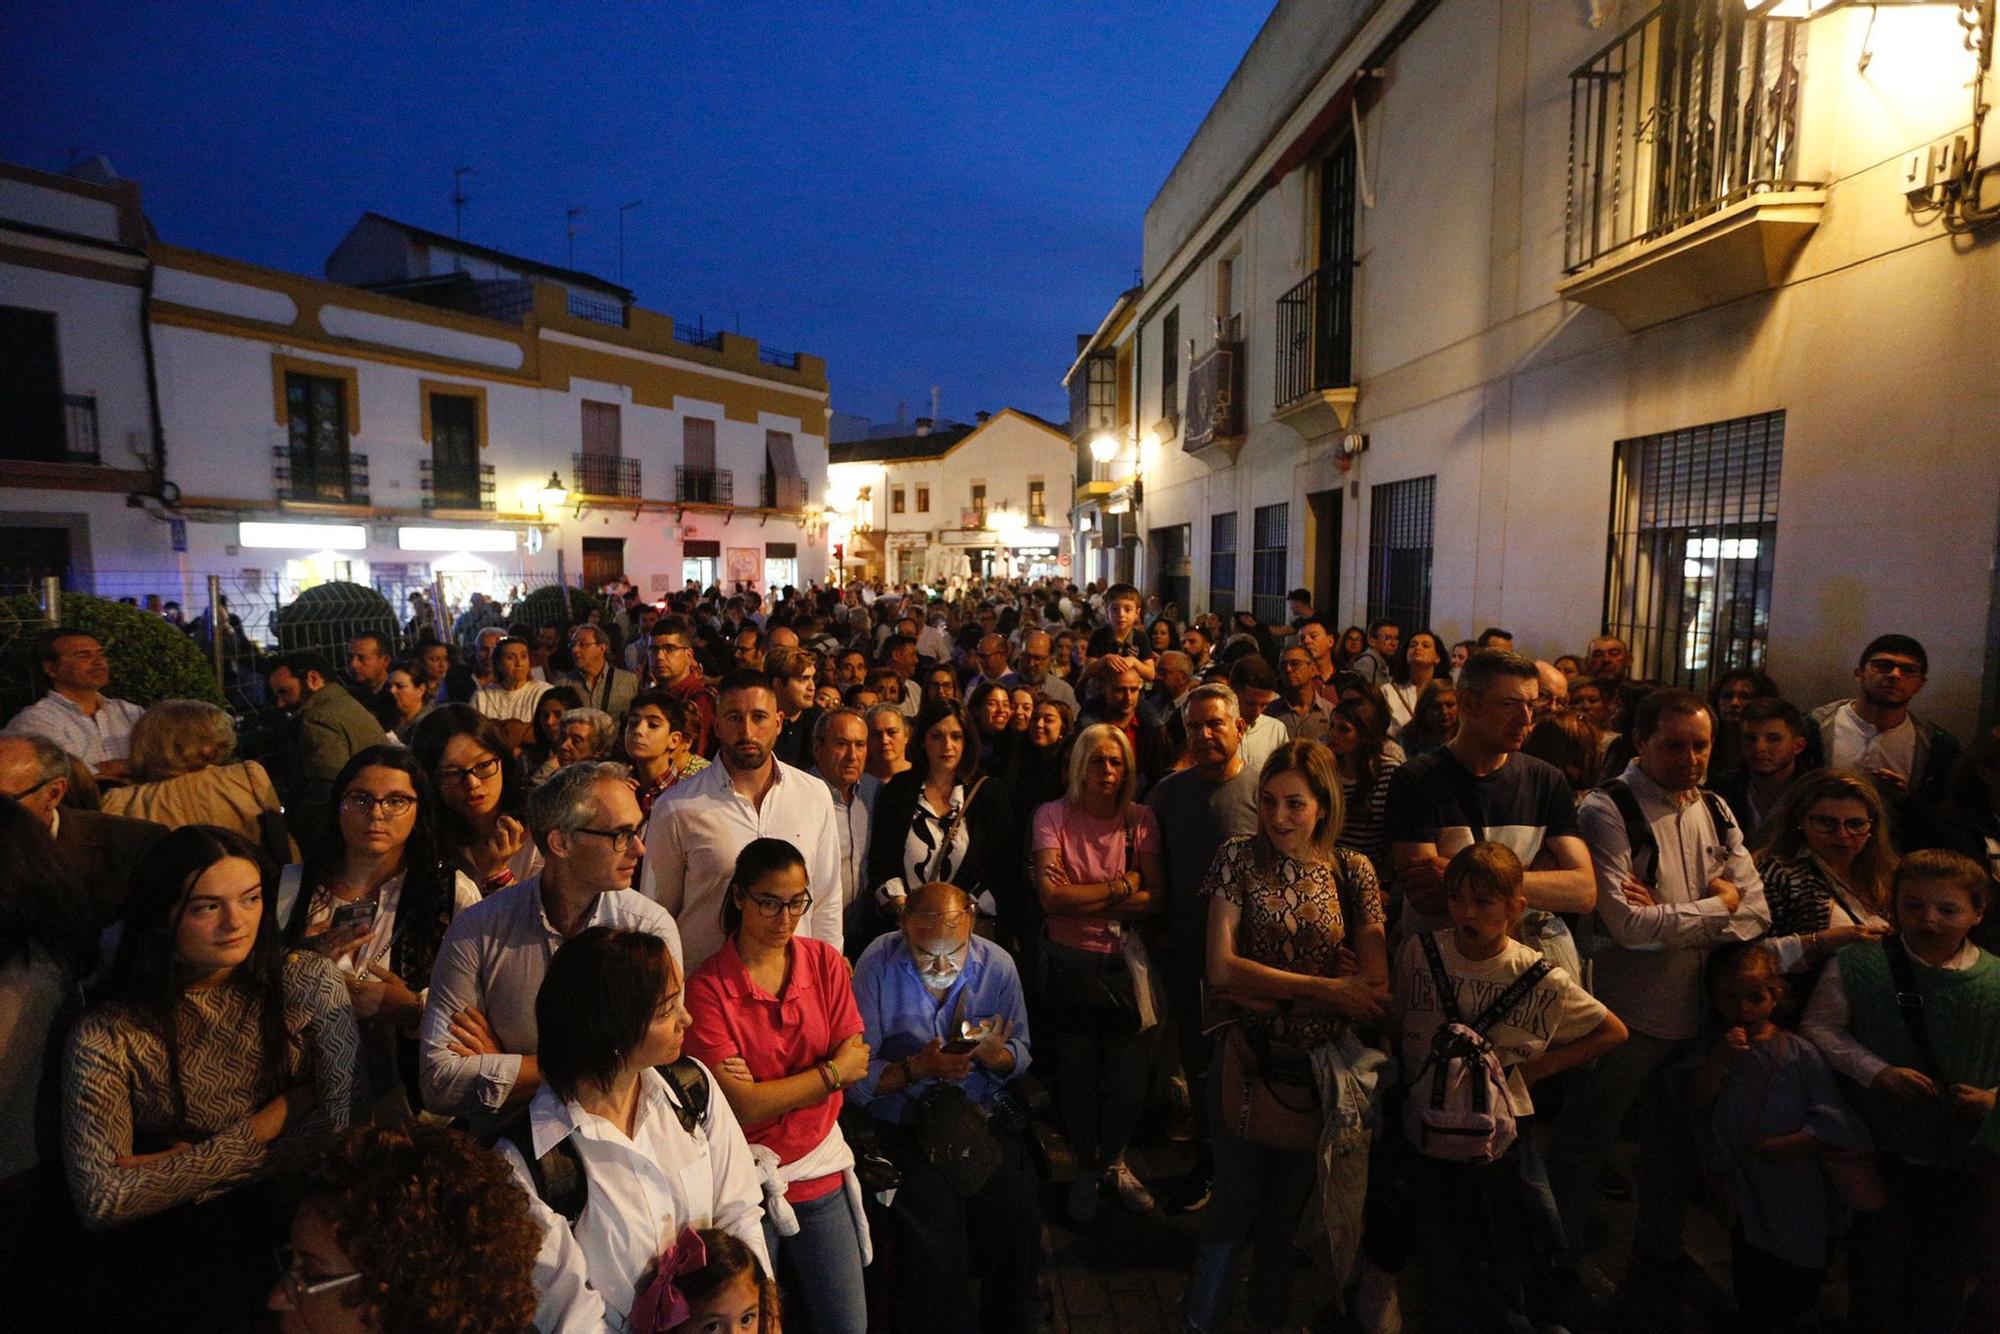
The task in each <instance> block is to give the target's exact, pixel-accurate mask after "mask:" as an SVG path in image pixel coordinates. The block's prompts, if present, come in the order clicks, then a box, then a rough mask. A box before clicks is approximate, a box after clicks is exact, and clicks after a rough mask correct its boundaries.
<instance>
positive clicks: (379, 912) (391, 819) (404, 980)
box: [278, 746, 479, 1125]
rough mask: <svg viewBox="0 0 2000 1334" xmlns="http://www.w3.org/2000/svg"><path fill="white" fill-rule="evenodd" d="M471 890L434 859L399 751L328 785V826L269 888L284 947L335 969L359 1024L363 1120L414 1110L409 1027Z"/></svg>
mask: <svg viewBox="0 0 2000 1334" xmlns="http://www.w3.org/2000/svg"><path fill="white" fill-rule="evenodd" d="M477 902H479V887H478V886H477V885H474V884H473V883H472V879H471V877H469V876H467V875H466V874H465V872H463V871H460V870H457V869H456V868H454V867H452V866H450V865H448V864H447V863H446V861H445V859H444V857H443V856H442V855H441V854H440V853H439V851H438V841H437V796H436V793H435V789H433V788H432V787H431V782H430V779H428V778H426V777H425V776H424V771H423V769H422V767H421V766H420V765H418V763H417V761H416V759H415V757H413V756H412V755H411V754H410V753H409V752H408V751H407V750H404V749H403V748H402V747H401V746H370V747H369V748H368V749H366V750H364V751H361V752H360V753H358V754H356V755H355V756H354V758H353V759H351V760H349V761H348V762H347V763H346V764H345V765H343V766H342V767H341V770H340V773H339V775H338V776H337V777H335V779H334V780H333V796H332V805H331V807H330V808H329V814H328V817H327V827H326V829H325V831H324V832H323V833H322V834H321V835H320V837H319V838H318V839H317V840H316V841H315V842H314V844H313V850H312V853H311V854H310V855H309V856H308V857H307V858H306V859H305V861H304V862H303V863H295V864H294V865H291V866H287V867H286V868H285V870H284V873H283V875H282V876H281V877H280V878H279V881H278V920H279V922H280V923H282V924H283V928H284V932H285V940H286V942H287V943H289V944H293V945H299V946H303V947H304V948H306V949H310V950H314V951H317V952H318V953H320V954H323V955H325V956H326V957H327V958H329V959H331V960H333V962H334V966H335V967H336V968H338V969H339V970H340V974H341V976H342V977H343V978H344V979H345V980H346V982H347V990H348V995H349V996H350V997H351V998H352V1000H353V1002H354V1014H355V1018H357V1019H358V1020H359V1021H360V1023H361V1041H362V1056H363V1060H364V1063H365V1066H366V1071H367V1088H366V1094H367V1099H368V1103H367V1105H368V1111H369V1115H370V1119H372V1120H375V1121H379V1122H382V1123H384V1124H391V1125H393V1124H400V1123H402V1122H404V1121H408V1120H410V1119H411V1118H412V1117H413V1116H415V1115H416V1112H417V1111H418V1110H419V1108H418V1103H419V1099H417V1098H415V1097H413V1096H411V1094H412V1091H413V1090H415V1089H416V1087H417V1023H418V1021H419V1020H420V1019H422V1018H423V1013H424V991H425V989H426V988H427V987H428V986H429V984H430V975H431V961H432V960H433V959H434V958H436V957H437V951H438V944H439V943H440V942H441V941H442V940H443V939H444V932H445V928H446V927H447V926H449V925H450V924H451V919H452V918H453V917H455V916H457V915H458V913H459V912H460V911H461V910H462V909H465V908H469V907H471V906H472V905H473V904H475V903H477Z"/></svg>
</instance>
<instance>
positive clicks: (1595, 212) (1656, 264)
mask: <svg viewBox="0 0 2000 1334" xmlns="http://www.w3.org/2000/svg"><path fill="white" fill-rule="evenodd" d="M1801 23H1802V20H1799V19H1793V18H1778V17H1772V16H1766V15H1759V14H1753V13H1750V12H1748V11H1747V10H1746V8H1745V6H1744V5H1742V4H1741V3H1739V0H1668V3H1665V4H1661V5H1658V6H1656V7H1655V8H1653V9H1652V10H1651V11H1649V12H1648V13H1646V14H1645V15H1644V16H1643V17H1641V18H1640V19H1639V21H1638V22H1636V23H1634V24H1633V25H1632V26H1631V27H1630V28H1628V29H1626V30H1625V31H1624V32H1623V33H1621V34H1620V35H1619V36H1618V37H1617V38H1616V39H1614V40H1613V41H1612V42H1611V43H1610V45H1608V46H1606V47H1605V48H1604V49H1603V50H1602V51H1600V52H1598V53H1597V54H1596V55H1595V56H1593V57H1591V59H1590V60H1588V61H1586V62H1585V63H1584V64H1583V65H1582V66H1581V67H1580V68H1578V69H1577V70H1575V71H1574V72H1572V73H1571V75H1570V149H1569V186H1568V197H1567V200H1566V209H1565V223H1564V252H1563V265H1564V270H1565V272H1566V273H1567V274H1568V275H1569V276H1568V277H1567V278H1565V279H1564V280H1563V281H1562V282H1561V283H1560V284H1559V285H1558V286H1557V288H1556V290H1557V292H1558V293H1559V294H1560V295H1562V296H1564V297H1566V298H1568V299H1569V300H1571V301H1577V302H1581V303H1582V304H1584V305H1590V306H1596V307H1598V308H1600V309H1602V310H1605V311H1607V312H1609V313H1610V314H1611V315H1612V316H1613V317H1614V318H1616V319H1617V320H1618V322H1619V323H1620V324H1622V325H1624V326H1625V327H1626V328H1628V329H1643V328H1645V327H1647V326H1649V325H1653V324H1658V323H1660V322H1661V321H1663V320H1669V319H1673V318H1675V317H1676V316H1680V315H1685V314H1688V313H1690V312H1693V311H1697V310H1705V309H1707V308H1709V307H1711V306H1717V305H1721V304H1723V303H1725V302H1729V301H1735V300H1739V299H1741V298H1743V297H1746V296H1752V295H1755V294H1756V293H1758V292H1764V291H1768V290H1770V289H1771V288H1773V287H1775V286H1777V285H1778V283H1780V282H1781V281H1783V279H1784V275H1785V273H1786V272H1787V271H1788V270H1789V268H1790V267H1791V263H1792V261H1793V260H1794V259H1795V258H1796V257H1797V255H1798V252H1799V250H1800V248H1801V247H1803V246H1804V244H1805V242H1806V238H1807V237H1808V236H1810V235H1811V233H1812V230H1813V228H1814V227H1816V226H1817V225H1818V224H1819V218H1820V213H1821V210H1822V209H1823V208H1824V206H1825V203H1826V192H1825V191H1824V190H1822V189H1820V188H1819V186H1818V184H1816V183H1814V182H1810V181H1803V180H1800V179H1799V175H1800V172H1799V167H1798V161H1797V157H1798V142H1797V140H1798V106H1799V97H1800V86H1799V85H1800V62H1801V59H1802V57H1803V54H1804V43H1803V30H1802V28H1801Z"/></svg>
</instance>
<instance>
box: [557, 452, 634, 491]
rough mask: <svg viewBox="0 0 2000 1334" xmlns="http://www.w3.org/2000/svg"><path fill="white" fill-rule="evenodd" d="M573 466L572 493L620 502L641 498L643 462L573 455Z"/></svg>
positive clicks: (594, 455)
mask: <svg viewBox="0 0 2000 1334" xmlns="http://www.w3.org/2000/svg"><path fill="white" fill-rule="evenodd" d="M569 463H570V469H569V478H570V480H569V489H570V490H572V491H575V492H577V493H578V494H580V495H586V496H612V497H615V498H617V499H619V500H637V499H638V498H639V460H637V459H628V458H621V457H619V456H618V455H616V454H572V455H570V456H569Z"/></svg>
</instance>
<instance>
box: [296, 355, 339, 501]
mask: <svg viewBox="0 0 2000 1334" xmlns="http://www.w3.org/2000/svg"><path fill="white" fill-rule="evenodd" d="M285 410H286V415H287V418H288V423H287V425H288V428H289V433H290V437H291V474H290V478H291V480H290V487H289V491H290V494H289V496H288V497H287V498H288V499H291V500H322V501H331V502H334V503H336V504H341V503H345V502H346V500H347V498H348V485H347V482H348V477H347V383H346V381H344V380H338V379H335V378H333V377H331V376H321V375H299V374H297V373H287V374H286V376H285Z"/></svg>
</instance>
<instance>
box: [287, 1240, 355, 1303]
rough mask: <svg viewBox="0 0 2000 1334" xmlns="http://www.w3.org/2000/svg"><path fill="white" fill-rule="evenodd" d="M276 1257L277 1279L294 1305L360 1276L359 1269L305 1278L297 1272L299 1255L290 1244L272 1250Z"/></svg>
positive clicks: (340, 1286)
mask: <svg viewBox="0 0 2000 1334" xmlns="http://www.w3.org/2000/svg"><path fill="white" fill-rule="evenodd" d="M272 1254H273V1255H275V1256H276V1257H277V1259H278V1281H279V1283H280V1284H282V1285H283V1287H284V1289H285V1296H286V1297H288V1298H290V1299H291V1302H292V1304H293V1305H294V1306H296V1305H298V1304H299V1303H300V1302H302V1301H304V1300H305V1299H306V1298H308V1297H317V1296H318V1295H319V1294H320V1293H322V1292H331V1291H333V1290H334V1289H335V1288H342V1287H346V1286H347V1285H348V1284H349V1283H352V1282H354V1281H355V1280H356V1279H359V1278H360V1277H361V1273H360V1271H359V1270H356V1271H354V1272H353V1273H348V1274H328V1275H327V1276H326V1277H324V1278H307V1277H306V1276H305V1275H303V1274H301V1273H300V1272H299V1256H298V1253H297V1252H296V1251H294V1250H293V1249H292V1248H291V1247H290V1246H279V1247H275V1248H274V1249H273V1250H272Z"/></svg>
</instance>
